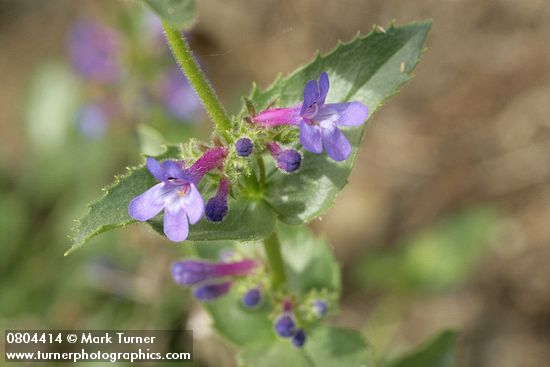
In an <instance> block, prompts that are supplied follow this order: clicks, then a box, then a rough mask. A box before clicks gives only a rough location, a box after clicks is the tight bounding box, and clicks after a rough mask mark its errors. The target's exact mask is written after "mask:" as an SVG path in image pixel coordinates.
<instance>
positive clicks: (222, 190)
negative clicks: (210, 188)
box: [205, 178, 229, 222]
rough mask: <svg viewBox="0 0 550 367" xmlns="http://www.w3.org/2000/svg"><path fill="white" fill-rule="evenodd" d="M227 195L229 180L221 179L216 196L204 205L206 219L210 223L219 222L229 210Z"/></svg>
mask: <svg viewBox="0 0 550 367" xmlns="http://www.w3.org/2000/svg"><path fill="white" fill-rule="evenodd" d="M228 193H229V180H228V179H226V178H222V179H221V180H220V186H219V187H218V192H217V193H216V195H215V196H214V197H212V198H210V200H208V203H206V209H205V214H206V219H207V220H209V221H210V222H221V221H222V220H223V218H224V217H225V216H226V215H227V211H228V210H229V208H228V206H227V194H228Z"/></svg>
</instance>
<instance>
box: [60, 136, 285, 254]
mask: <svg viewBox="0 0 550 367" xmlns="http://www.w3.org/2000/svg"><path fill="white" fill-rule="evenodd" d="M156 158H157V159H159V160H162V159H169V158H170V159H181V158H182V154H181V150H180V148H179V147H175V146H170V147H168V148H167V150H166V151H165V152H164V153H163V154H161V155H159V156H157V157H156ZM156 183H158V182H157V181H156V180H155V179H154V178H153V177H152V176H151V174H150V173H149V172H148V171H147V168H146V167H145V166H143V165H142V166H140V167H135V168H131V169H130V171H129V172H128V173H127V174H126V175H124V176H122V177H118V178H117V179H116V181H115V182H114V183H113V184H112V185H110V186H108V187H107V188H106V189H105V194H104V195H103V196H102V197H101V198H100V199H98V200H96V201H94V202H92V203H91V204H90V205H89V211H88V213H87V214H86V215H84V216H83V217H82V219H81V220H80V221H79V222H78V224H77V226H76V228H75V229H74V235H73V237H72V240H73V245H72V247H71V248H70V249H69V251H67V254H68V253H69V252H71V251H73V250H75V249H76V248H78V247H80V246H82V245H83V244H84V243H86V242H87V241H89V240H90V239H91V238H93V237H95V236H97V235H98V234H100V233H102V232H105V231H108V230H111V229H115V228H119V227H124V226H126V225H128V224H132V223H136V222H137V221H136V220H134V219H133V218H131V217H130V216H129V215H128V204H129V203H130V201H131V200H132V199H133V198H135V197H136V196H138V195H139V194H141V193H143V192H145V191H146V190H148V189H149V188H151V187H152V186H154V185H155V184H156ZM148 224H150V225H151V226H152V227H153V228H154V229H155V230H157V231H158V232H159V233H161V234H162V233H163V231H162V214H159V215H158V216H157V217H155V218H153V219H152V220H150V221H149V222H148ZM274 225H275V216H274V214H273V211H272V210H271V209H270V208H269V207H268V206H267V204H266V203H265V202H260V201H253V200H249V199H247V198H241V199H239V200H238V201H230V203H229V214H228V215H227V217H226V218H225V220H224V221H223V222H222V223H208V222H206V220H205V219H204V217H203V219H201V221H200V222H199V223H197V224H196V225H191V226H190V229H189V237H188V239H190V240H221V239H230V240H252V239H258V238H262V237H264V236H266V235H267V234H269V233H270V232H271V231H272V230H273V227H274Z"/></svg>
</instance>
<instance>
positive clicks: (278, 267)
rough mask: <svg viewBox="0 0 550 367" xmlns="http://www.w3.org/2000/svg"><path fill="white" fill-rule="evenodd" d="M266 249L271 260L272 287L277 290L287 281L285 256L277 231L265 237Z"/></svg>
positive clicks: (268, 259)
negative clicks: (282, 252)
mask: <svg viewBox="0 0 550 367" xmlns="http://www.w3.org/2000/svg"><path fill="white" fill-rule="evenodd" d="M264 249H265V253H266V255H267V261H268V262H269V271H270V273H271V287H272V288H273V290H277V289H279V288H281V287H282V286H283V285H284V283H285V282H286V274H285V268H284V264H283V256H282V255H281V245H280V243H279V238H278V237H277V233H276V232H273V233H272V234H270V235H269V236H267V237H266V238H265V239H264Z"/></svg>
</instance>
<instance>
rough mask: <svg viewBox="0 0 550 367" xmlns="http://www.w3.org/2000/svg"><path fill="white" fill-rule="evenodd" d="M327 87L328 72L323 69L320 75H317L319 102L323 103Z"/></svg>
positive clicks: (328, 85)
mask: <svg viewBox="0 0 550 367" xmlns="http://www.w3.org/2000/svg"><path fill="white" fill-rule="evenodd" d="M329 87H330V84H329V81H328V74H327V73H326V72H324V71H323V72H322V73H321V75H319V104H323V103H325V99H326V98H327V94H328V89H329Z"/></svg>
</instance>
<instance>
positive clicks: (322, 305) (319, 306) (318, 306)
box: [313, 299, 328, 317]
mask: <svg viewBox="0 0 550 367" xmlns="http://www.w3.org/2000/svg"><path fill="white" fill-rule="evenodd" d="M313 308H314V310H315V313H317V316H319V317H323V316H325V315H326V314H327V312H328V305H327V303H326V302H325V301H322V300H320V299H318V300H317V301H315V302H314V303H313Z"/></svg>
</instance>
